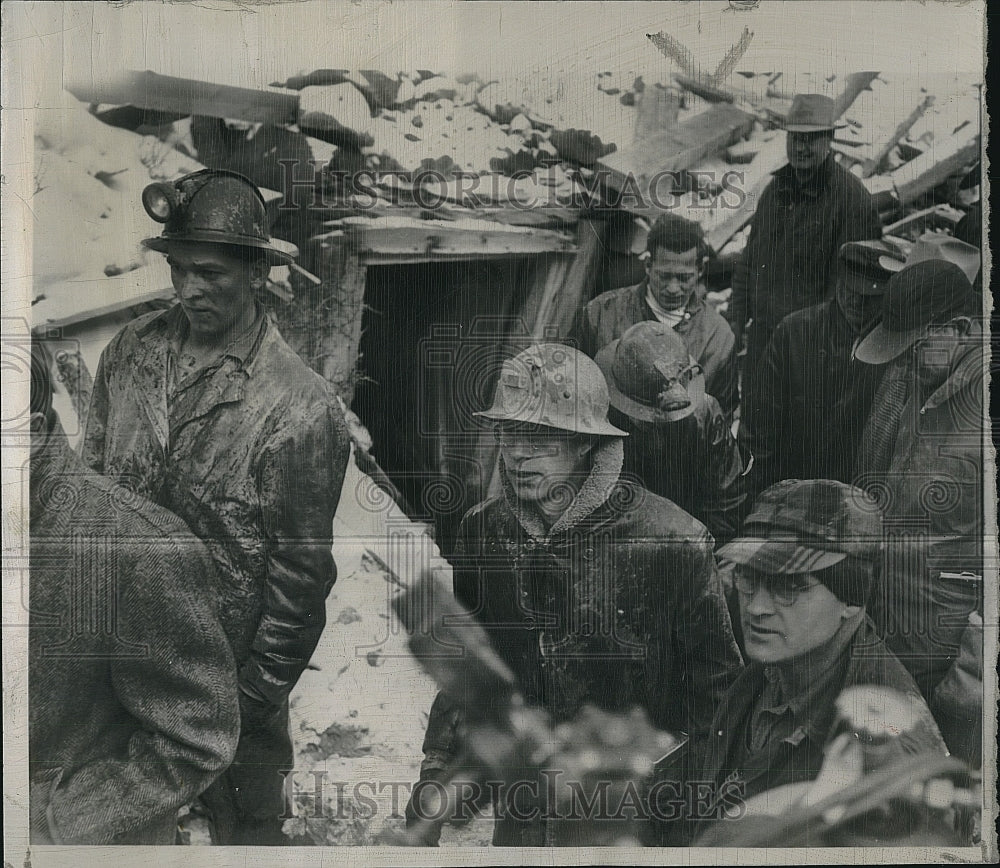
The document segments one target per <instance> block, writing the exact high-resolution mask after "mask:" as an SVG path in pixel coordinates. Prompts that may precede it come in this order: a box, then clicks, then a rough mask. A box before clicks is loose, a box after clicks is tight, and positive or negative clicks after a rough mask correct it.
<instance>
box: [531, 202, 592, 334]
mask: <svg viewBox="0 0 1000 868" xmlns="http://www.w3.org/2000/svg"><path fill="white" fill-rule="evenodd" d="M606 232H607V223H605V222H604V221H599V220H581V221H580V223H579V225H578V226H577V248H578V249H577V253H576V256H574V257H573V259H572V261H571V262H570V261H567V260H564V262H563V264H560V265H559V266H558V267H557V268H556V269H554V274H552V275H550V276H551V277H552V278H553V279H552V282H551V285H550V284H549V283H546V285H545V287H544V290H543V293H542V298H541V301H540V304H539V309H538V313H537V315H536V316H535V317H534V321H533V325H532V336H533V337H534V338H536V339H537V340H562V339H563V338H565V337H566V335H568V334H569V330H570V327H571V326H572V324H573V318H574V317H575V316H576V313H577V311H578V310H579V309H580V308H581V307H582V306H583V305H584V304H585V303H586V302H587V301H589V300H590V295H591V293H592V290H593V287H594V284H595V283H596V280H597V266H598V260H599V259H600V255H601V250H602V249H603V248H604V239H605V237H606ZM567 266H568V267H567Z"/></svg>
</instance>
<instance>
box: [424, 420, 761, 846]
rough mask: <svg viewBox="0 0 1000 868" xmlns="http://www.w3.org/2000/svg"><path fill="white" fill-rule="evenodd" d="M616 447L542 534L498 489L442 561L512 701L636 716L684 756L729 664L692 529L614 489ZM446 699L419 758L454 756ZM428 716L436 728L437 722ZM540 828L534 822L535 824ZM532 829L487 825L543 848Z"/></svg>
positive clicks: (718, 600) (697, 740)
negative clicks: (506, 678) (486, 640)
mask: <svg viewBox="0 0 1000 868" xmlns="http://www.w3.org/2000/svg"><path fill="white" fill-rule="evenodd" d="M621 466H622V447H621V442H620V441H619V440H618V439H614V440H612V441H611V442H610V443H606V444H605V445H603V446H601V447H599V448H598V450H597V455H596V456H595V462H594V468H593V470H592V471H591V474H590V476H589V477H588V479H587V480H586V482H585V483H584V484H583V486H582V487H581V488H580V491H579V492H578V494H577V496H576V498H575V500H574V501H573V502H572V504H571V505H570V506H569V508H568V509H567V511H566V513H564V515H563V516H562V517H561V518H560V519H559V520H558V521H557V522H556V524H554V525H553V526H552V528H551V529H550V530H549V532H548V533H546V532H545V530H544V528H543V526H542V525H541V522H540V521H539V520H538V519H537V518H535V517H533V516H532V515H531V514H530V513H527V512H526V511H525V510H523V509H522V508H521V507H520V506H519V505H518V503H517V501H516V499H515V498H514V495H513V492H512V490H511V489H510V488H509V485H508V484H506V482H505V485H504V493H503V494H502V495H500V496H497V497H495V498H492V499H490V500H487V501H485V502H484V503H482V504H480V505H479V506H477V507H475V508H474V509H472V510H471V511H470V512H469V514H468V515H467V516H466V517H465V518H464V519H463V521H462V525H461V527H460V529H459V553H458V554H457V555H456V556H455V558H454V560H453V565H454V581H455V591H456V595H457V597H458V599H459V600H460V601H461V602H462V603H463V605H465V606H466V607H467V608H468V609H470V611H472V612H473V613H474V614H475V616H476V617H477V619H478V620H479V621H480V623H481V624H483V626H484V628H485V630H486V632H487V634H488V635H489V636H490V638H491V640H492V642H493V645H494V647H495V649H496V651H497V653H498V654H499V655H500V657H501V658H502V659H503V660H504V662H506V663H507V665H508V666H510V667H511V669H512V670H513V672H514V673H515V675H516V676H517V679H518V683H519V686H520V689H521V690H522V692H523V694H524V697H525V699H526V700H527V701H528V702H529V703H532V704H535V705H540V706H542V707H543V708H545V709H546V710H547V711H548V712H549V713H550V714H551V715H552V717H553V718H554V719H555V720H556V721H559V720H566V719H569V718H572V717H573V716H575V715H576V714H577V713H578V712H579V711H580V709H581V708H582V707H583V705H584V704H585V703H592V704H594V705H596V706H598V707H600V708H602V709H604V710H606V711H611V712H627V711H629V710H630V709H632V708H633V707H635V706H638V707H640V708H642V709H644V710H645V711H646V713H647V714H648V716H649V718H650V720H651V722H652V724H653V725H654V726H655V727H658V728H660V729H663V730H666V731H669V732H673V733H678V732H680V731H684V732H687V733H689V734H690V736H691V752H692V754H694V755H697V753H698V751H699V750H700V747H701V745H702V744H703V743H704V739H705V737H706V735H707V732H708V725H709V722H710V721H711V719H712V715H713V713H714V711H715V708H716V705H717V703H718V701H719V698H720V697H721V696H722V694H723V693H724V692H725V690H726V688H727V687H728V686H729V684H730V683H731V682H732V680H733V679H734V677H735V676H736V674H737V672H738V671H739V669H740V667H741V659H740V654H739V650H738V649H737V647H736V643H735V640H734V639H733V634H732V629H731V625H730V621H729V613H728V610H727V608H726V603H725V599H724V597H723V591H722V587H721V584H720V582H719V577H718V574H717V572H716V568H715V561H714V558H713V555H712V544H711V538H710V536H709V535H708V533H707V532H706V530H705V528H704V527H703V526H702V525H701V524H699V523H698V522H697V521H695V520H694V519H693V518H691V517H690V516H689V515H687V514H686V513H685V512H683V511H682V510H681V509H679V508H678V507H677V506H676V505H674V504H673V503H670V502H669V501H667V500H664V499H663V498H660V497H657V496H656V495H654V494H651V493H650V492H648V491H645V490H644V489H642V488H640V487H639V486H637V485H636V484H635V483H633V482H628V481H621V480H619V476H620V472H621ZM445 705H446V703H439V702H436V703H435V706H436V708H437V711H438V712H439V714H437V715H435V714H432V717H431V720H430V721H429V723H428V732H427V740H426V741H425V751H434V752H436V754H437V756H438V757H442V758H443V757H447V756H449V755H450V756H454V755H455V753H457V750H458V747H459V745H458V738H457V737H456V727H455V718H451V719H450V720H442V718H445V717H446V714H447V709H446V708H445V707H444V706H445ZM436 718H437V719H436ZM542 826H544V824H542ZM536 834H540V827H539V825H538V824H528V825H525V824H523V823H517V822H515V821H514V820H513V819H512V818H511V817H509V816H508V817H505V818H503V820H501V821H500V823H499V824H498V827H497V832H496V834H495V836H494V843H495V844H507V845H518V844H523V845H538V844H542V843H544V842H545V841H544V836H543V837H542V838H541V839H536V837H535V835H536Z"/></svg>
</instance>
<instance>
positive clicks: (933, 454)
mask: <svg viewBox="0 0 1000 868" xmlns="http://www.w3.org/2000/svg"><path fill="white" fill-rule="evenodd" d="M976 301H978V302H979V303H980V304H981V297H980V296H978V295H977V294H976V293H974V292H973V290H972V286H971V284H970V283H969V280H968V276H967V274H966V273H963V271H962V269H961V268H959V267H958V266H957V265H955V264H953V263H950V262H943V261H924V262H919V263H917V264H915V265H911V266H909V267H907V268H905V269H903V270H902V271H900V272H898V273H897V274H896V275H895V276H893V278H892V279H891V280H890V281H889V284H888V286H887V288H886V292H885V299H884V302H883V312H882V322H881V324H880V325H879V326H878V328H876V329H874V330H873V331H872V332H871V334H869V335H868V336H867V337H866V338H865V339H864V340H863V341H861V343H860V344H859V345H858V347H857V350H856V353H855V355H856V357H857V359H858V360H860V361H861V362H864V363H867V364H882V365H886V371H885V374H884V376H883V378H882V384H881V386H880V387H879V391H878V393H877V395H876V397H875V401H874V403H873V409H872V414H871V417H870V418H869V421H868V425H867V426H866V428H865V431H864V434H863V436H862V440H861V445H860V448H859V452H858V463H857V467H856V484H857V485H859V486H861V487H862V488H867V489H870V490H871V491H872V493H873V494H875V495H876V496H877V497H878V498H879V499H880V500H882V501H883V503H884V506H883V510H884V513H885V517H886V520H887V521H891V522H892V525H893V529H894V532H893V534H892V535H891V537H890V538H889V541H888V544H887V546H886V551H885V557H884V564H883V571H882V572H883V578H882V582H881V583H880V585H879V588H878V592H877V593H876V594H874V595H873V597H872V606H871V610H872V617H873V620H874V621H875V624H876V626H877V627H878V628H879V629H880V631H881V632H882V633H883V635H884V636H885V641H886V644H887V645H888V646H889V647H890V648H891V649H892V650H893V651H894V652H895V653H896V654H897V655H898V656H899V658H900V660H901V661H902V662H903V664H904V665H905V666H906V667H907V669H909V670H910V673H911V674H912V675H913V678H914V680H915V681H916V682H917V685H918V686H919V687H920V689H921V690H922V691H923V693H924V696H925V697H927V699H928V700H929V701H930V700H931V698H932V697H933V695H934V693H935V691H936V689H937V687H938V686H939V684H940V683H941V681H942V679H943V678H944V677H945V676H946V675H947V673H948V672H949V670H950V669H951V668H952V667H953V666H954V665H955V663H956V661H957V660H958V658H959V656H960V654H961V647H962V639H963V633H964V632H965V630H966V629H967V627H968V625H969V619H970V616H972V617H973V618H974V616H976V615H978V616H980V617H981V616H982V613H983V610H982V606H983V596H982V594H983V577H984V553H983V544H984V538H985V537H984V534H985V525H984V517H983V497H984V492H983V437H984V428H985V426H986V424H987V422H986V420H985V417H984V402H983V392H984V387H983V372H984V370H985V358H984V357H985V351H986V347H985V341H984V338H983V332H982V326H981V324H980V322H979V320H978V318H977V317H974V316H969V315H968V314H969V312H970V310H972V309H973V307H974V305H975V302H976ZM985 430H988V429H985ZM978 698H979V700H980V701H981V699H982V691H981V686H980V692H979V697H978ZM980 720H981V716H980ZM975 724H976V720H975V719H974V718H973V719H970V720H969V721H968V725H969V726H972V725H975Z"/></svg>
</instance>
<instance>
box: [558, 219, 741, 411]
mask: <svg viewBox="0 0 1000 868" xmlns="http://www.w3.org/2000/svg"><path fill="white" fill-rule="evenodd" d="M708 254H709V248H708V244H707V243H706V241H705V238H704V235H703V234H702V230H701V227H700V226H699V225H698V224H697V223H694V222H692V221H691V220H686V219H684V218H683V217H680V216H678V215H676V214H665V215H663V216H661V217H658V218H657V220H656V222H655V223H654V224H653V228H652V229H651V230H650V232H649V236H648V238H647V239H646V256H647V257H648V258H647V259H646V278H645V280H643V281H642V283H639V284H636V285H635V286H626V287H623V288H621V289H613V290H611V291H610V292H605V293H602V294H601V295H599V296H598V297H597V298H595V299H593V300H592V301H591V302H589V303H588V304H587V305H586V306H585V307H584V308H583V309H582V310H581V311H580V312H579V314H578V315H577V318H576V320H575V322H574V324H573V327H572V329H571V331H570V343H572V342H573V341H575V342H576V346H577V348H578V349H580V350H581V351H583V352H585V353H586V354H587V355H588V356H590V357H591V358H594V357H595V356H596V355H597V353H598V351H599V350H600V349H601V348H602V347H605V346H607V345H608V344H609V343H611V341H613V340H617V339H618V338H620V337H621V336H622V335H624V334H625V332H627V331H628V330H629V329H630V328H631V327H632V326H634V325H635V324H636V323H640V322H661V323H663V324H665V325H667V326H669V327H670V328H672V329H673V330H674V331H676V332H677V334H679V335H680V336H681V337H682V338H683V339H684V343H685V344H686V345H687V348H688V352H689V353H690V354H691V356H692V357H693V358H694V359H695V361H697V362H698V364H699V365H701V367H702V369H703V370H704V372H705V388H706V390H707V391H708V394H710V395H711V396H712V397H713V398H715V399H716V400H717V401H718V402H719V405H720V406H721V407H722V409H723V411H724V412H725V413H726V415H727V416H731V415H732V413H733V410H734V409H735V408H736V404H737V402H738V400H739V398H738V394H737V392H738V387H737V375H736V355H735V353H736V339H735V338H734V337H733V331H732V329H731V328H730V327H729V323H727V322H726V321H725V319H723V317H722V315H721V314H719V313H718V312H717V311H716V310H715V308H714V307H712V306H711V305H710V304H706V302H705V288H704V285H703V283H702V281H703V278H704V273H705V263H706V261H707V259H708Z"/></svg>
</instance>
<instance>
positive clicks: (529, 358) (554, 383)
mask: <svg viewBox="0 0 1000 868" xmlns="http://www.w3.org/2000/svg"><path fill="white" fill-rule="evenodd" d="M475 415H476V416H483V417H484V418H486V419H494V420H496V421H498V422H525V423H528V424H535V425H545V426H547V427H549V428H560V429H562V430H564V431H576V432H578V433H580V434H598V435H602V436H604V437H627V436H628V433H627V432H625V431H622V430H620V429H619V428H616V427H615V426H614V425H612V424H611V423H610V422H608V386H607V383H606V382H605V381H604V375H603V374H602V373H601V369H600V368H599V367H597V364H596V363H595V362H594V361H593V360H592V359H590V358H589V357H587V356H586V355H584V354H583V353H581V352H580V351H579V350H575V349H573V348H572V347H568V346H566V345H565V344H555V343H546V344H535V345H533V346H531V347H528V349H526V350H524V351H522V352H520V353H518V354H517V355H516V356H514V358H512V359H508V360H507V361H505V362H504V363H503V367H502V368H501V370H500V382H499V383H498V384H497V390H496V395H495V397H494V399H493V406H492V407H490V409H489V410H484V411H482V412H479V413H476V414H475Z"/></svg>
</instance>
